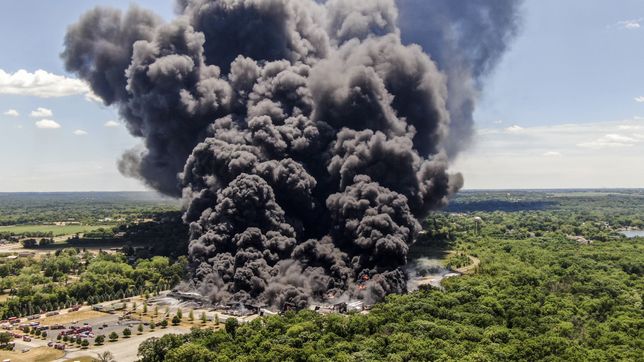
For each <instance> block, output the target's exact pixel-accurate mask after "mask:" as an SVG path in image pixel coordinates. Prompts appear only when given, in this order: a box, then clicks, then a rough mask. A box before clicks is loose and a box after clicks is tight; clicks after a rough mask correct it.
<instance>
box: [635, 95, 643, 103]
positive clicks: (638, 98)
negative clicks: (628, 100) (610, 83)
mask: <svg viewBox="0 0 644 362" xmlns="http://www.w3.org/2000/svg"><path fill="white" fill-rule="evenodd" d="M635 102H637V103H644V96H639V97H635Z"/></svg>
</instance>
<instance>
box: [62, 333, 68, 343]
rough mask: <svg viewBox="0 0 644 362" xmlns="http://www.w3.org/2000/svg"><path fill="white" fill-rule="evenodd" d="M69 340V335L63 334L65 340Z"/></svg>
mask: <svg viewBox="0 0 644 362" xmlns="http://www.w3.org/2000/svg"><path fill="white" fill-rule="evenodd" d="M68 341H69V336H68V335H64V336H63V342H65V343H67V342H68Z"/></svg>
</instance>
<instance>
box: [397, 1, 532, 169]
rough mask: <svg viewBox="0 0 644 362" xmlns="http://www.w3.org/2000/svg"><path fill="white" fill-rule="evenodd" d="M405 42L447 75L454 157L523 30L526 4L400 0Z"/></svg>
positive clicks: (448, 145)
mask: <svg viewBox="0 0 644 362" xmlns="http://www.w3.org/2000/svg"><path fill="white" fill-rule="evenodd" d="M396 2H397V4H398V5H399V7H400V10H401V11H400V28H401V31H402V39H403V42H404V43H405V44H420V45H421V46H422V47H423V49H424V50H425V51H427V52H428V53H429V54H431V55H432V58H433V59H434V60H435V61H436V63H437V64H438V67H439V69H440V70H441V71H442V72H444V73H445V74H446V75H447V77H448V81H447V86H448V89H449V98H448V100H447V108H448V110H449V112H450V115H451V129H450V135H449V136H448V141H447V143H446V149H447V151H448V154H449V156H450V158H452V157H454V156H456V155H457V154H458V151H459V150H462V149H463V148H465V147H466V146H467V144H468V143H469V142H470V140H471V137H472V130H473V125H474V119H473V113H474V108H475V106H476V101H477V98H478V96H479V93H480V92H481V90H482V88H483V85H484V81H485V77H486V76H487V75H488V74H489V73H490V72H491V71H492V70H494V68H495V66H496V65H497V63H498V62H499V61H500V60H501V57H502V55H503V54H504V53H505V51H506V50H507V48H508V46H509V44H510V43H511V40H512V39H513V38H514V37H515V36H516V34H517V32H518V28H519V19H518V18H519V10H520V8H521V6H522V3H523V1H522V0H468V1H454V0H396Z"/></svg>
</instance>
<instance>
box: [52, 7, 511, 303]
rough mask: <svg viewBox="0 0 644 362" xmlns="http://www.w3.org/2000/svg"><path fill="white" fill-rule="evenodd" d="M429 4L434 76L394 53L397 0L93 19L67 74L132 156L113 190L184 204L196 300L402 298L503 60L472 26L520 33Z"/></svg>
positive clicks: (87, 18) (408, 56) (80, 35)
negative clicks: (137, 188)
mask: <svg viewBox="0 0 644 362" xmlns="http://www.w3.org/2000/svg"><path fill="white" fill-rule="evenodd" d="M402 3H403V5H404V1H403V2H402ZM428 3H436V8H435V12H436V13H435V14H433V16H432V17H429V18H427V19H428V21H429V23H428V24H423V25H422V26H419V27H418V29H424V28H426V29H428V31H429V33H428V35H427V37H428V44H430V46H428V47H427V46H426V45H425V44H423V46H424V49H425V50H430V51H436V54H438V55H437V58H436V59H437V60H438V63H437V62H436V60H435V59H432V57H431V56H430V55H429V54H427V53H425V52H424V51H423V48H421V46H419V45H414V44H409V45H407V44H406V43H404V42H403V41H402V40H401V30H400V28H399V26H398V22H399V19H398V8H397V7H396V4H395V2H394V0H373V1H354V0H328V1H326V2H325V3H320V2H316V1H313V0H182V1H179V2H178V4H177V12H178V13H179V14H178V17H177V18H176V19H175V20H173V21H171V22H164V21H162V20H160V19H159V18H158V17H156V16H155V15H153V14H151V13H149V12H147V11H144V10H141V9H138V8H131V9H130V10H129V11H128V12H127V13H125V14H122V13H121V12H119V11H116V10H112V9H104V8H97V9H95V10H92V11H90V12H89V13H87V14H85V15H84V16H83V17H82V18H81V19H80V20H79V22H78V23H76V24H74V25H72V26H71V27H70V28H69V30H68V33H67V35H66V38H65V46H66V48H65V51H64V52H63V54H62V56H63V59H64V61H65V65H66V67H67V69H68V70H70V71H72V72H75V73H76V74H78V75H79V76H80V77H81V78H83V79H85V80H87V81H88V82H89V83H90V85H91V86H92V89H93V90H94V92H95V93H96V94H97V95H98V96H100V97H101V98H102V99H103V101H104V103H105V104H106V105H113V106H115V107H117V108H118V110H119V113H120V116H121V118H122V119H123V120H124V121H125V122H126V124H127V127H128V129H129V131H130V132H131V133H132V135H134V136H136V137H140V138H142V139H143V144H142V145H140V146H139V147H137V148H135V149H133V150H130V151H128V152H126V154H125V155H124V156H123V157H122V158H121V160H120V162H119V168H120V170H121V172H123V173H124V174H126V175H129V176H133V177H138V178H140V179H141V180H143V181H144V182H146V183H147V184H148V185H149V186H151V187H153V188H155V189H156V190H159V191H160V192H163V193H165V194H168V195H174V196H177V197H179V196H181V197H183V198H184V200H185V202H186V211H185V214H184V220H185V222H186V223H189V225H190V238H191V241H190V247H189V254H190V258H191V261H192V264H193V267H194V281H195V282H196V285H197V287H198V289H199V290H200V291H201V292H202V293H203V294H204V295H208V296H209V297H210V298H211V299H212V300H213V301H221V302H228V301H244V302H245V301H260V302H265V303H269V304H272V305H276V306H283V305H285V304H287V303H288V304H290V305H293V306H297V307H301V306H304V305H306V304H307V303H309V302H310V301H311V300H312V299H317V300H325V299H329V298H340V297H341V296H343V297H347V296H348V297H355V298H368V299H370V300H377V299H379V298H381V297H382V296H384V295H386V294H388V293H399V292H404V291H405V290H406V274H405V272H404V269H403V267H404V266H405V264H406V263H407V253H408V250H409V247H410V245H411V244H412V243H413V242H414V240H415V238H416V236H417V234H418V232H419V231H420V225H419V223H418V221H417V219H418V218H419V217H422V216H423V215H425V214H426V213H427V212H428V211H430V210H432V209H436V208H439V207H441V206H444V205H445V204H446V203H447V201H448V198H449V197H450V195H452V194H453V193H455V192H456V191H458V190H459V189H460V188H461V187H462V184H463V180H462V177H461V175H460V174H450V173H448V172H447V169H448V162H449V160H450V158H451V157H453V155H454V153H455V152H457V151H458V150H459V148H460V145H458V144H457V143H455V142H454V140H455V139H459V137H462V136H463V135H467V130H468V127H470V126H469V125H468V123H467V122H469V121H470V120H471V110H470V109H464V110H462V109H461V107H466V108H467V107H473V103H472V102H473V98H472V97H471V94H470V93H468V94H465V95H463V94H460V93H459V92H461V91H462V90H466V91H467V92H470V91H471V90H472V89H476V88H472V87H473V86H472V84H476V83H477V82H478V80H479V76H480V75H482V74H484V73H485V72H487V71H488V70H489V68H491V66H492V64H493V63H494V62H495V61H496V60H497V59H498V54H500V52H501V51H502V50H503V49H504V46H499V47H498V48H496V49H494V50H493V52H495V54H496V55H489V54H481V52H482V49H483V48H486V47H487V46H488V45H487V44H483V45H480V44H478V43H477V42H476V41H474V40H470V39H469V38H468V39H465V38H466V37H467V36H468V35H467V34H469V33H471V32H477V33H478V31H476V30H474V29H470V28H468V27H467V25H468V24H469V21H476V22H477V24H476V25H472V28H478V27H480V28H482V29H484V30H486V29H490V28H491V29H496V28H503V29H513V27H514V25H513V24H514V23H513V22H507V23H501V24H499V23H497V19H496V15H495V16H494V17H493V16H490V17H487V18H485V19H482V18H481V14H483V13H484V12H492V11H508V12H510V13H512V14H514V12H515V11H516V8H514V7H510V8H508V9H505V8H503V7H502V6H501V7H497V6H490V5H488V2H483V1H476V2H475V3H470V2H462V3H461V2H453V3H454V4H456V3H458V4H460V5H449V4H451V3H450V2H449V1H429V2H428ZM489 3H494V4H496V3H495V2H494V1H489ZM503 3H505V2H503ZM410 6H411V5H410ZM414 6H415V5H414ZM469 6H472V7H473V9H472V10H465V9H463V10H462V12H458V10H459V9H460V7H469ZM485 9H487V10H485ZM441 14H442V16H441ZM513 19H514V18H513ZM451 27H454V28H459V29H464V30H463V35H462V38H463V39H460V38H458V37H457V38H454V37H453V36H451V35H450V34H451V33H450V31H448V30H445V29H448V28H451ZM418 29H417V30H418ZM441 29H443V30H441ZM490 31H491V32H499V31H501V30H490ZM507 31H510V32H511V30H504V32H503V34H505V32H507ZM459 34H461V33H459ZM402 35H403V37H404V35H405V34H404V31H403V33H402ZM477 36H478V34H477ZM483 36H484V37H487V35H483ZM504 40H507V37H506V38H504ZM504 40H503V41H504ZM443 47H446V49H443ZM430 53H431V52H430ZM452 57H453V58H454V59H455V61H457V62H459V64H460V63H467V65H466V66H463V67H461V66H460V65H451V63H450V59H451V58H452ZM468 112H469V113H468ZM463 114H469V116H468V117H469V120H468V119H465V120H464V118H467V117H464V116H463ZM455 117H456V118H455ZM455 119H456V121H455ZM454 132H456V136H454Z"/></svg>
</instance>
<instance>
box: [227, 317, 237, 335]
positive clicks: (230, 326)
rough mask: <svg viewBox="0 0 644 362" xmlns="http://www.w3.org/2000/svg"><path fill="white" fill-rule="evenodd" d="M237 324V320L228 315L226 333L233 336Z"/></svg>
mask: <svg viewBox="0 0 644 362" xmlns="http://www.w3.org/2000/svg"><path fill="white" fill-rule="evenodd" d="M238 326H239V322H238V321H237V318H232V317H229V318H228V319H226V333H228V334H230V335H231V336H233V337H235V333H236V332H237V327H238Z"/></svg>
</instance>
